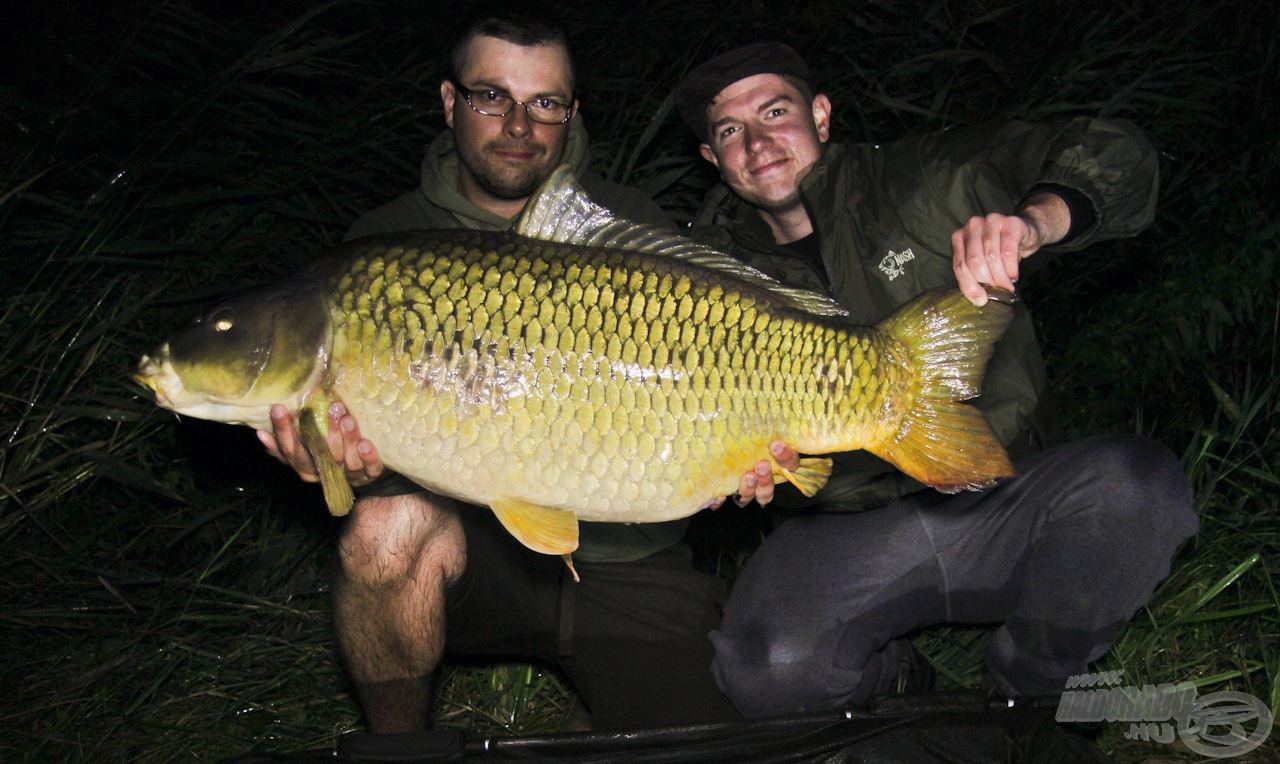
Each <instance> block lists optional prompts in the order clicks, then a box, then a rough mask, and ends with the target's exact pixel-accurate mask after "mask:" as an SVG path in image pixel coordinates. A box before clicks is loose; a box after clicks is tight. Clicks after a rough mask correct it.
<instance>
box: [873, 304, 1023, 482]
mask: <svg viewBox="0 0 1280 764" xmlns="http://www.w3.org/2000/svg"><path fill="white" fill-rule="evenodd" d="M988 294H989V296H990V299H989V300H988V301H987V304H986V305H984V306H983V307H981V308H979V307H976V306H974V305H973V303H971V302H969V300H968V298H966V297H965V296H964V295H963V294H962V293H961V292H960V291H959V290H958V289H941V290H933V291H930V292H925V293H924V294H922V295H920V296H919V297H917V298H915V299H914V300H912V301H911V302H909V303H907V304H906V305H904V306H902V307H901V308H899V309H898V310H897V311H896V312H894V313H893V315H891V316H889V317H888V318H886V319H885V320H884V321H882V322H881V323H880V325H879V326H878V327H877V328H878V329H880V330H881V331H883V332H885V333H887V334H889V335H891V336H892V337H894V338H895V339H896V340H897V341H899V342H901V343H902V344H903V345H905V346H906V347H907V348H908V352H909V353H910V355H911V358H912V365H913V367H914V368H915V369H916V373H917V374H919V375H920V380H919V389H918V392H917V394H916V398H915V402H914V405H913V406H912V407H911V409H910V410H909V411H908V412H907V413H906V414H905V416H904V417H903V421H902V425H901V427H900V428H899V429H898V431H897V433H896V434H895V435H894V436H893V437H892V438H888V439H887V440H888V443H887V445H884V446H881V447H878V448H872V449H870V450H871V451H872V453H875V454H876V455H877V456H879V457H880V458H882V459H885V460H886V461H889V462H892V463H893V464H894V465H896V466H897V467H898V468H899V469H901V470H902V471H903V472H905V473H907V474H908V475H910V476H911V477H913V478H915V479H916V480H919V481H920V482H922V483H924V484H926V485H929V486H932V487H934V488H936V489H938V490H939V491H942V492H944V493H955V492H957V491H961V490H977V489H980V488H984V487H987V486H989V485H991V484H992V483H994V482H995V481H996V480H997V479H999V478H1002V477H1009V476H1011V475H1013V474H1014V470H1013V465H1012V463H1011V462H1010V461H1009V455H1008V454H1007V453H1006V452H1005V450H1004V447H1003V446H1002V445H1001V444H1000V441H999V440H998V439H997V438H996V436H995V433H993V432H992V431H991V426H990V425H989V424H987V420H986V417H984V416H983V414H982V412H981V411H979V410H978V409H977V408H976V407H975V406H972V405H970V404H968V403H964V402H963V401H965V400H967V399H969V398H973V397H976V396H977V395H978V394H979V393H980V392H981V389H982V378H983V375H984V373H985V372H986V367H987V361H988V360H989V359H990V358H991V352H992V349H993V348H994V346H995V343H996V340H998V339H1000V336H1001V335H1002V334H1003V333H1004V330H1005V327H1006V326H1008V325H1009V322H1010V321H1011V320H1013V314H1014V308H1013V305H1014V303H1015V302H1017V297H1016V296H1015V295H1014V294H1013V293H1012V292H1009V291H1006V290H1003V289H995V288H988Z"/></svg>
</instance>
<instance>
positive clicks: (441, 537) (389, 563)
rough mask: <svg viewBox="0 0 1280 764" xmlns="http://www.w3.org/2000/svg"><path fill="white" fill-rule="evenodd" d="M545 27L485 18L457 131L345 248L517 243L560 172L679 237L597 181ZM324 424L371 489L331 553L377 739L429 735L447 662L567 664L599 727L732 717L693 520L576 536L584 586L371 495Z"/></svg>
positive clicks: (714, 604)
mask: <svg viewBox="0 0 1280 764" xmlns="http://www.w3.org/2000/svg"><path fill="white" fill-rule="evenodd" d="M546 18H547V17H546V16H545V15H529V14H490V15H488V16H485V17H482V18H480V19H479V20H477V21H476V22H474V23H472V24H471V25H470V26H469V27H468V28H467V30H466V32H464V33H463V35H462V36H461V38H460V41H459V42H458V44H457V45H456V46H455V48H454V51H453V56H452V73H451V76H450V77H448V78H447V79H445V80H444V81H443V82H442V83H441V85H440V96H441V99H442V101H443V103H444V114H445V122H446V123H447V124H448V126H449V127H450V128H451V130H450V131H446V132H444V133H442V134H441V135H440V136H438V137H437V138H436V139H435V140H434V141H433V142H432V144H431V146H430V148H429V149H428V150H427V155H426V159H425V160H424V161H423V164H422V184H421V186H420V187H419V188H418V189H417V190H415V191H413V192H410V193H407V194H404V195H403V196H401V197H400V198H398V199H396V200H395V201H393V202H391V203H390V204H387V205H385V206H383V207H381V208H379V209H376V210H374V211H372V212H370V213H368V214H367V215H365V216H363V217H362V218H360V219H359V220H357V221H356V223H355V224H354V225H353V226H352V227H351V230H350V231H349V233H348V235H347V238H349V239H350V238H356V237H359V236H366V235H369V234H374V233H379V232H393V231H403V230H409V229H421V228H452V227H464V228H472V229H485V230H505V229H508V228H510V226H511V224H512V222H513V220H514V218H515V217H516V216H517V215H519V213H520V211H521V210H522V209H523V207H524V205H525V202H526V201H527V200H528V199H529V196H530V195H531V194H532V193H533V192H534V191H535V190H536V189H537V188H538V186H539V184H541V182H542V181H543V179H545V178H546V177H547V176H548V175H549V174H550V173H551V171H552V170H554V169H555V168H556V167H557V166H558V165H559V164H560V163H562V162H567V163H569V164H570V165H572V166H573V168H574V169H575V171H576V173H577V175H578V179H579V181H580V182H581V184H582V186H583V187H584V188H585V189H586V190H587V192H588V193H589V194H590V195H591V196H592V197H593V198H594V199H596V200H597V201H598V202H600V203H601V204H603V205H605V206H607V207H609V208H610V209H612V210H613V211H614V212H615V213H616V214H618V215H620V216H623V217H626V218H630V219H632V220H637V221H642V222H648V223H652V224H657V225H664V226H669V225H670V223H669V221H668V220H667V219H666V218H665V216H664V215H663V214H662V212H661V210H660V209H659V208H658V207H657V206H656V205H654V204H653V202H651V201H650V200H649V199H647V198H646V197H644V196H643V195H642V194H640V193H639V192H637V191H635V190H634V189H630V188H625V187H623V186H619V185H617V184H614V183H610V182H608V181H606V180H604V179H603V178H601V177H600V176H598V175H596V174H594V173H591V172H590V171H589V168H588V166H587V165H588V150H587V138H586V134H585V131H584V130H583V128H582V125H581V122H580V120H578V119H577V118H576V112H577V106H578V103H577V100H576V99H575V98H574V96H573V85H574V78H573V69H572V66H571V63H570V58H569V51H568V46H567V43H566V40H565V35H564V32H563V30H562V29H560V28H559V27H558V26H556V25H554V24H552V23H549V22H548V21H547V20H546ZM330 414H331V416H330V445H331V448H332V449H333V452H334V456H335V457H337V458H339V459H342V460H343V461H344V462H345V464H346V467H347V473H348V478H349V480H351V482H352V484H353V485H356V486H362V485H363V486H364V487H363V488H362V489H358V490H357V493H358V495H359V498H358V500H357V502H356V506H355V508H354V510H353V511H352V513H351V515H350V516H349V517H348V518H347V519H346V521H345V524H344V527H343V530H342V535H341V538H340V541H339V560H340V564H339V568H338V571H337V574H336V577H335V580H334V584H333V594H334V622H335V630H336V633H337V638H338V644H339V646H340V649H341V651H342V654H343V657H344V660H345V662H346V667H347V670H348V672H349V674H350V676H351V678H352V680H353V682H354V683H355V686H356V690H357V692H358V693H359V696H360V703H361V706H362V707H363V708H364V711H365V715H366V717H367V719H368V722H369V726H370V728H371V729H372V730H373V731H374V732H380V733H383V732H410V731H416V730H421V729H424V728H425V727H426V726H428V724H429V702H430V690H429V685H428V678H429V676H430V674H431V673H432V672H433V671H434V670H435V669H436V667H437V666H438V664H439V662H440V659H441V656H442V653H443V651H444V649H445V648H446V646H447V648H448V650H449V652H450V653H451V654H461V655H488V656H492V655H518V656H531V657H535V658H539V659H542V660H544V661H546V662H548V663H552V664H556V665H559V666H560V667H561V668H562V669H563V670H564V672H565V673H566V674H567V675H568V677H569V679H570V680H571V681H572V682H573V684H574V686H575V687H576V689H577V690H578V692H579V694H580V695H581V696H582V698H583V700H584V701H585V702H586V705H587V707H588V709H589V710H590V713H591V717H592V722H593V723H594V726H595V727H596V728H597V729H601V728H621V727H640V726H658V725H667V724H675V723H684V722H701V721H714V720H723V719H731V718H737V714H736V712H735V711H734V709H733V707H732V705H731V704H730V703H729V702H728V701H727V700H726V699H725V698H724V696H723V695H721V694H720V692H719V691H718V690H717V689H716V687H715V684H714V682H713V681H712V679H711V675H710V662H711V647H710V643H709V641H708V639H707V633H708V632H709V631H710V630H711V629H713V628H715V626H716V624H717V623H718V621H719V603H720V602H721V601H722V599H723V593H722V592H721V591H720V587H719V585H718V583H717V582H716V581H715V580H713V579H712V578H711V577H709V576H706V575H703V574H701V573H698V572H696V571H695V570H694V569H693V566H692V564H691V561H690V552H689V550H688V548H687V547H686V546H684V545H683V544H681V543H680V540H681V537H682V536H683V534H684V529H685V525H686V522H685V521H676V522H670V523H657V524H637V525H623V524H601V523H582V525H581V531H580V546H579V548H578V550H577V551H575V552H574V563H575V565H576V567H577V570H578V572H579V573H580V574H581V577H582V582H581V583H580V584H574V583H573V582H572V580H571V578H570V575H569V571H568V570H567V568H566V567H565V565H564V563H563V562H562V561H561V559H560V558H559V557H557V556H551V555H540V554H537V553H534V552H531V551H529V550H527V549H526V548H524V547H523V546H522V545H520V543H519V542H517V541H515V539H513V538H512V537H511V536H510V535H509V534H508V533H507V532H506V531H505V530H504V529H503V528H502V527H501V526H500V525H499V524H498V522H497V520H496V518H495V517H494V515H493V513H492V512H490V511H489V510H488V509H486V508H483V507H470V506H457V503H456V502H454V501H452V500H450V499H447V498H445V497H441V496H435V495H432V494H429V493H427V492H425V491H423V490H422V488H421V487H419V486H417V485H414V484H412V483H409V482H408V481H407V480H405V479H403V478H400V477H399V476H393V475H387V476H383V477H382V478H381V479H378V480H376V482H373V483H370V484H368V485H364V484H366V483H369V481H370V480H371V479H373V478H378V477H379V473H380V472H381V470H382V466H381V463H380V462H379V460H378V457H377V452H376V450H375V449H374V447H373V444H372V443H369V442H368V441H365V440H362V439H361V437H360V432H359V429H358V426H357V424H356V422H355V421H354V420H353V418H352V417H351V416H349V415H345V414H344V412H343V411H342V410H341V407H340V406H339V407H336V408H335V409H334V410H332V411H331V412H330ZM272 419H273V422H274V424H275V427H276V437H275V439H274V441H273V439H272V438H270V437H269V436H267V437H265V438H264V441H265V442H266V444H267V446H268V448H269V449H271V450H272V451H273V452H274V453H277V455H278V456H280V458H282V459H283V460H284V461H286V463H288V464H290V465H291V466H292V467H294V469H296V470H297V471H298V472H299V474H300V475H302V476H303V478H304V479H306V480H309V481H315V480H316V479H317V478H316V472H315V466H314V464H312V462H311V460H310V458H309V457H308V456H307V454H306V452H305V451H304V450H303V449H302V448H301V447H300V446H299V444H298V438H297V433H296V429H295V424H294V422H293V421H292V419H291V418H290V416H289V414H288V412H287V411H286V410H285V409H284V407H283V406H277V407H276V409H275V410H273V412H272ZM276 443H278V449H277V446H276Z"/></svg>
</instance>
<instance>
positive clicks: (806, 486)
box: [769, 456, 831, 497]
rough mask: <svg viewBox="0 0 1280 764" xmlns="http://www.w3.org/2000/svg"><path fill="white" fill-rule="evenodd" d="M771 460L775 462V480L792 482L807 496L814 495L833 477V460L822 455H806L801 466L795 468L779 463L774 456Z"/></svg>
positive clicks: (776, 482) (775, 482) (777, 481)
mask: <svg viewBox="0 0 1280 764" xmlns="http://www.w3.org/2000/svg"><path fill="white" fill-rule="evenodd" d="M769 461H770V462H771V463H772V464H773V482H774V484H775V485H776V484H778V483H790V484H792V485H794V486H795V487H796V488H798V489H800V493H802V494H804V495H805V496H809V497H812V496H813V495H814V494H816V493H817V492H818V491H820V490H821V489H822V487H823V486H824V485H826V484H827V480H828V479H830V477H831V460H830V459H826V458H822V457H816V456H815V457H806V458H804V459H801V460H800V464H799V466H797V467H796V468H795V469H794V470H789V469H787V468H786V467H783V466H782V465H781V464H778V462H777V460H776V459H774V458H773V457H772V456H770V457H769Z"/></svg>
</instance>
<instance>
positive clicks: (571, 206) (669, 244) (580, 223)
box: [515, 164, 849, 316]
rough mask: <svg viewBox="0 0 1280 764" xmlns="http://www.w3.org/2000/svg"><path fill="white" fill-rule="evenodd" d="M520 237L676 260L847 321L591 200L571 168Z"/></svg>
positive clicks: (541, 198) (821, 304) (527, 211)
mask: <svg viewBox="0 0 1280 764" xmlns="http://www.w3.org/2000/svg"><path fill="white" fill-rule="evenodd" d="M515 232H516V233H518V234H520V235H521V236H527V237H529V238H531V239H541V240H543V241H555V242H561V243H564V244H580V245H583V246H590V247H608V248H611V249H626V250H631V251H633V252H646V253H649V254H655V255H662V256H664V257H674V258H676V259H677V260H684V261H685V262H688V263H692V264H694V265H698V266H701V267H703V268H706V269H708V270H712V271H716V272H719V273H723V274H726V275H729V276H732V277H733V278H737V279H740V280H742V281H745V282H747V283H749V284H753V285H755V286H758V287H760V288H762V289H767V290H768V291H770V292H773V293H774V294H776V295H778V296H779V297H780V298H782V300H783V301H784V302H785V303H786V304H787V305H789V306H791V307H793V308H796V309H798V310H803V311H805V312H807V313H812V314H814V315H819V316H848V315H849V312H848V311H847V310H845V309H844V308H843V307H841V305H840V303H838V302H836V301H835V300H832V299H831V298H830V297H827V296H826V295H824V294H822V293H820V292H813V291H810V290H808V289H797V288H795V287H789V286H785V285H783V284H782V283H780V282H778V281H777V280H775V279H772V278H769V277H768V276H766V275H765V274H763V273H761V272H760V271H758V270H756V269H755V268H752V267H751V266H749V265H746V264H745V263H743V262H742V261H740V260H737V259H735V258H733V257H730V256H729V255H726V254H724V253H723V252H719V251H717V250H715V249H712V248H711V247H708V246H706V245H705V244H699V243H697V242H695V241H693V240H692V239H689V238H687V237H684V236H681V235H680V234H677V233H674V232H672V231H668V230H666V229H664V228H659V227H657V226H651V225H644V224H642V223H633V222H631V221H630V220H624V219H622V218H620V217H617V216H615V215H614V214H613V213H612V212H610V211H609V210H607V209H605V208H604V207H601V206H600V205H599V204H596V203H595V202H594V201H592V199H591V197H589V196H587V193H586V192H585V191H583V190H582V186H580V185H578V180H577V178H575V177H574V176H573V171H572V170H571V169H569V165H567V164H562V165H560V166H559V167H557V168H556V170H555V172H553V173H551V175H550V177H548V178H547V179H546V180H545V181H543V183H542V185H541V186H540V187H539V188H538V190H537V192H536V193H535V194H534V195H533V198H531V199H530V200H529V203H528V204H526V205H525V208H524V212H522V213H521V214H520V219H519V220H517V221H516V227H515Z"/></svg>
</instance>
